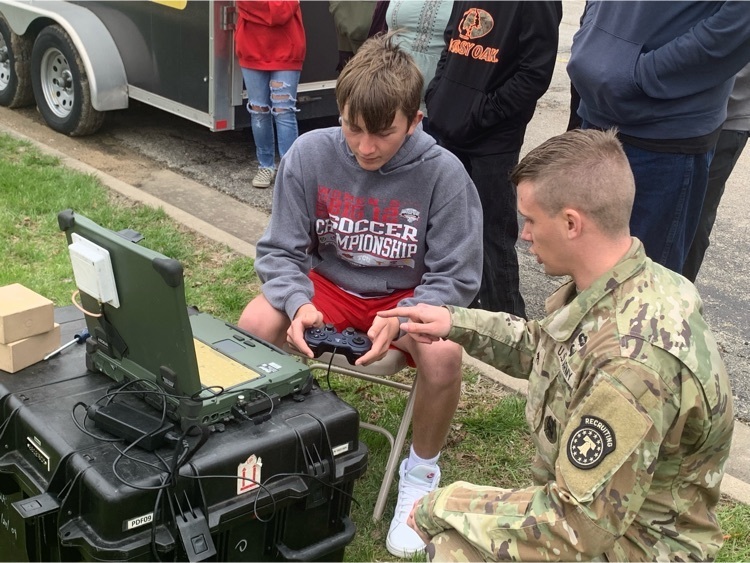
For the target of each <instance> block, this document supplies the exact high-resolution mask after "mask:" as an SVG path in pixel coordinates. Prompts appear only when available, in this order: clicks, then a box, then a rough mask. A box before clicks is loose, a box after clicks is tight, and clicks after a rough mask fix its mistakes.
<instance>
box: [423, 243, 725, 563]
mask: <svg viewBox="0 0 750 563" xmlns="http://www.w3.org/2000/svg"><path fill="white" fill-rule="evenodd" d="M546 305H547V311H548V316H547V317H546V318H545V319H543V320H542V321H529V322H525V321H523V320H521V319H518V318H517V317H513V316H511V315H507V314H505V313H489V312H486V311H480V310H475V309H472V310H470V309H461V308H450V309H451V312H452V328H451V332H450V335H449V338H450V339H451V340H454V341H455V342H458V343H460V344H461V345H463V346H464V348H465V349H466V350H467V351H468V352H469V353H470V354H471V355H472V356H475V357H476V358H478V359H480V360H482V361H484V362H486V363H488V364H490V365H493V366H495V367H497V368H498V369H500V370H503V371H504V372H506V373H508V374H510V375H512V376H514V377H519V378H528V380H529V392H528V400H527V405H526V418H527V421H528V423H529V425H530V427H531V432H532V438H533V440H534V443H535V446H536V449H537V455H536V457H535V460H534V464H533V474H534V485H533V486H530V487H527V488H525V489H500V488H497V487H482V486H475V485H471V484H469V483H464V482H457V483H454V484H452V485H450V486H448V487H445V488H441V489H438V490H436V491H434V492H433V493H431V494H430V495H428V496H426V497H424V499H422V501H421V502H420V504H419V506H418V510H417V513H416V520H417V523H418V525H419V526H420V528H422V529H423V530H424V531H426V532H427V533H428V534H430V535H436V534H438V533H439V532H441V531H442V530H445V529H449V528H453V529H455V530H457V531H458V532H459V533H461V534H462V535H463V536H464V537H465V538H466V539H467V540H469V541H470V542H471V543H472V544H474V545H475V546H476V547H477V548H478V549H480V550H481V551H482V552H483V553H484V554H485V555H486V557H487V558H488V559H491V560H507V559H520V560H531V561H545V560H571V559H579V560H580V559H601V558H606V559H608V560H610V561H615V560H619V561H657V560H658V561H666V560H683V561H687V560H699V561H705V560H708V559H713V558H714V557H715V555H716V552H717V551H718V549H719V547H720V546H721V543H722V534H721V531H720V529H719V524H718V522H717V519H716V515H715V512H714V508H715V505H716V503H717V501H718V499H719V485H720V483H721V479H722V477H723V474H724V462H725V461H726V459H727V457H728V455H729V446H730V442H731V436H732V428H733V424H734V419H733V411H732V394H731V389H730V384H729V380H728V377H727V374H726V370H725V367H724V364H723V362H722V360H721V358H720V356H719V352H718V349H717V345H716V342H715V341H714V338H713V336H712V334H711V332H710V330H709V329H708V326H707V325H706V322H705V320H704V319H703V316H702V303H701V301H700V297H699V296H698V294H697V292H696V290H695V288H694V286H693V285H692V284H691V283H690V282H689V281H687V280H686V279H685V278H683V277H681V276H678V275H677V274H674V273H673V272H671V271H669V270H667V269H666V268H664V267H662V266H660V265H658V264H655V263H653V262H652V261H651V260H650V259H648V258H647V257H646V255H645V253H644V251H643V246H642V245H641V243H640V241H638V240H637V239H634V243H633V245H632V247H631V249H630V251H629V252H628V253H627V254H626V255H625V256H624V257H623V258H622V259H621V260H620V261H619V262H618V263H617V264H616V265H615V267H614V268H613V269H612V270H610V271H609V272H607V273H606V274H605V275H603V276H602V277H600V278H599V279H598V280H596V281H595V282H594V283H593V284H592V286H591V287H589V288H588V289H586V290H584V291H582V292H581V293H580V294H576V288H575V286H574V284H573V283H572V282H570V283H567V284H565V285H563V286H562V287H561V288H560V289H559V290H558V291H556V292H555V293H554V294H553V295H552V296H551V297H550V298H549V299H548V300H547V304H546Z"/></svg>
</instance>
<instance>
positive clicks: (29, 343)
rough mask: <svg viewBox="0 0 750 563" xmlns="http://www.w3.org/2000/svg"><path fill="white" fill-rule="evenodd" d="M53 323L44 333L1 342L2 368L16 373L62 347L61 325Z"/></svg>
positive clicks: (0, 361) (0, 367) (0, 364)
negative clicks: (6, 342) (52, 326)
mask: <svg viewBox="0 0 750 563" xmlns="http://www.w3.org/2000/svg"><path fill="white" fill-rule="evenodd" d="M53 325H54V328H53V329H52V330H49V331H47V332H45V333H43V334H36V335H34V336H29V337H28V338H23V339H22V340H16V341H15V342H11V343H9V344H0V370H3V371H7V372H10V373H15V372H17V371H20V370H22V369H23V368H26V367H29V366H30V365H31V364H35V363H37V362H39V361H41V360H42V359H43V358H44V356H46V355H47V354H49V353H50V352H52V351H53V350H57V349H58V348H59V347H60V325H59V324H57V323H53ZM64 353H65V352H63V354H64Z"/></svg>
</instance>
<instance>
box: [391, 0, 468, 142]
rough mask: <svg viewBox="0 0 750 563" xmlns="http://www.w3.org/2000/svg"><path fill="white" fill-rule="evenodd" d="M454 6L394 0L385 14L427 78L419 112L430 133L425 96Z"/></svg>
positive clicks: (447, 1) (441, 0) (448, 0)
mask: <svg viewBox="0 0 750 563" xmlns="http://www.w3.org/2000/svg"><path fill="white" fill-rule="evenodd" d="M452 7H453V0H424V1H423V2H420V1H415V0H391V1H390V2H389V3H388V9H387V11H386V14H385V22H386V24H387V27H388V30H389V31H398V32H399V34H398V35H397V36H396V38H395V40H396V41H397V42H398V43H399V45H400V46H401V48H402V49H403V50H404V51H406V52H407V53H409V54H410V55H411V57H412V58H413V59H414V62H415V63H417V66H418V67H419V70H420V72H421V73H422V76H423V77H424V87H423V88H422V104H421V105H420V107H419V109H421V110H422V113H424V118H423V119H422V128H423V129H424V130H425V132H427V133H430V126H429V116H428V113H427V105H426V104H425V103H424V96H425V92H426V91H427V85H428V84H429V83H430V81H431V80H432V78H433V77H434V76H435V69H436V67H437V63H438V61H439V60H440V55H441V54H442V52H443V49H444V48H445V28H446V27H447V25H448V18H449V17H450V15H451V8H452Z"/></svg>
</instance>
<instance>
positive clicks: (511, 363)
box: [448, 306, 539, 379]
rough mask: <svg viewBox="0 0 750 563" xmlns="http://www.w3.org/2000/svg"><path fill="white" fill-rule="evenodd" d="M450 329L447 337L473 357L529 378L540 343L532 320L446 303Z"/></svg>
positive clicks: (512, 373) (535, 325)
mask: <svg viewBox="0 0 750 563" xmlns="http://www.w3.org/2000/svg"><path fill="white" fill-rule="evenodd" d="M448 310H450V312H451V331H450V333H449V334H448V338H449V339H450V340H452V341H454V342H456V343H458V344H460V345H461V346H463V348H464V349H465V350H466V352H467V353H469V354H470V355H471V356H473V357H474V358H476V359H478V360H480V361H482V362H484V363H486V364H489V365H491V366H493V367H495V368H497V369H499V370H501V371H503V372H505V373H507V374H508V375H510V376H512V377H517V378H519V379H528V378H529V373H530V371H531V368H532V359H533V357H534V354H535V353H536V347H537V343H538V342H539V325H538V323H536V322H534V321H530V322H527V321H525V320H524V319H521V318H519V317H516V316H514V315H509V314H508V313H493V312H490V311H483V310H481V309H465V308H462V307H452V306H449V307H448Z"/></svg>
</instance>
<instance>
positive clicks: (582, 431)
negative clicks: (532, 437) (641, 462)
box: [558, 379, 653, 502]
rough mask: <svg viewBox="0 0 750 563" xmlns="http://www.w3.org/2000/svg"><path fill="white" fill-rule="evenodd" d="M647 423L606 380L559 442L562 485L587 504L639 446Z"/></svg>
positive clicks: (574, 414)
mask: <svg viewBox="0 0 750 563" xmlns="http://www.w3.org/2000/svg"><path fill="white" fill-rule="evenodd" d="M652 424H653V423H652V422H651V419H650V418H648V416H647V415H645V414H644V413H642V412H640V411H638V409H637V408H636V407H635V406H634V405H633V404H632V403H631V402H630V401H629V400H628V399H627V398H626V397H625V396H624V395H623V394H622V393H621V392H620V391H618V390H617V389H616V388H615V386H614V385H613V384H612V383H611V382H610V381H608V380H607V379H601V380H600V381H598V382H597V383H596V385H595V388H594V390H593V392H592V393H591V395H590V396H589V397H588V398H586V399H585V400H584V402H583V403H581V405H579V407H578V408H577V409H576V410H575V412H574V413H573V416H571V418H570V420H569V421H568V424H567V426H566V428H565V431H564V432H563V435H562V439H561V441H560V448H561V449H563V450H564V451H561V452H560V455H559V457H558V464H559V467H560V473H561V474H562V477H563V478H564V480H565V485H564V486H567V488H568V490H569V491H570V492H571V494H572V495H573V496H574V497H575V498H576V499H577V500H578V501H579V502H588V501H589V500H591V498H593V494H594V492H595V491H596V490H597V489H598V488H599V487H600V486H601V485H602V483H604V482H605V481H606V480H607V479H609V478H610V477H611V476H612V475H613V474H614V473H615V472H616V471H617V470H618V469H619V468H620V466H621V465H622V464H623V463H624V462H625V460H627V459H628V457H630V455H631V454H632V453H633V452H634V451H635V449H636V448H637V447H638V446H639V444H640V443H641V441H642V440H643V438H644V437H645V436H646V433H647V432H648V431H649V429H650V428H651V426H652Z"/></svg>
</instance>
